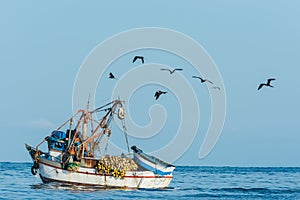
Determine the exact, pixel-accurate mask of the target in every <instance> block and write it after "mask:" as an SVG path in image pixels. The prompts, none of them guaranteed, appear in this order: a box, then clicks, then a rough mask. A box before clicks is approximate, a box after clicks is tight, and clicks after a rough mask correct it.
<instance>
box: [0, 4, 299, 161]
mask: <svg viewBox="0 0 300 200" xmlns="http://www.w3.org/2000/svg"><path fill="white" fill-rule="evenodd" d="M299 19H300V2H299V1H296V0H290V1H283V0H281V1H279V0H275V1H274V0H264V1H260V0H245V1H239V0H226V1H217V0H213V1H202V0H201V1H181V3H180V2H179V1H178V3H177V2H176V3H175V1H171V0H166V1H158V0H155V1H143V2H142V1H107V2H104V1H96V0H94V1H92V0H91V1H73V0H72V1H71V0H69V1H51V2H50V1H49V2H46V1H32V0H28V1H21V0H19V1H15V0H11V1H2V2H1V6H0V27H1V29H0V54H1V56H0V66H1V74H0V89H1V101H0V102H1V103H0V110H1V116H0V120H1V123H0V128H1V133H0V135H1V141H2V143H1V145H0V152H1V154H0V161H30V158H29V156H28V155H27V152H26V150H25V148H24V143H29V144H31V145H36V144H38V143H39V142H40V141H41V140H42V139H43V138H44V137H45V136H46V135H47V134H49V133H50V132H51V131H52V130H53V129H55V128H56V127H57V126H58V125H60V124H61V123H62V122H63V121H64V120H66V119H67V118H68V117H69V116H71V115H72V112H73V111H72V95H73V86H74V83H75V79H76V75H77V73H78V71H79V69H80V66H81V64H82V63H83V61H84V59H85V58H86V57H87V56H88V54H89V53H90V52H91V51H92V50H93V49H94V48H95V47H96V46H97V45H98V44H99V43H101V42H103V41H104V40H106V39H107V38H109V37H111V36H112V35H115V34H118V33H120V32H123V31H127V30H130V29H134V28H143V27H162V28H168V29H172V30H176V31H178V32H181V33H184V34H186V35H188V36H189V37H191V38H193V39H194V40H195V41H196V42H198V43H199V44H200V45H202V46H203V48H204V49H205V50H206V51H207V53H208V54H209V55H210V56H211V58H212V59H213V61H214V63H215V64H216V66H217V67H218V69H219V72H220V74H221V76H222V79H223V81H224V86H225V89H226V97H227V101H226V102H227V112H226V120H225V125H224V129H223V131H222V134H221V137H220V138H219V141H218V142H217V144H216V146H215V147H214V149H213V150H212V151H211V153H210V154H209V155H208V156H207V157H205V158H204V159H199V156H198V154H199V148H200V146H201V144H202V141H203V137H204V133H205V130H206V129H207V127H208V124H209V119H210V114H209V113H210V99H209V95H208V92H207V88H205V87H203V85H201V84H200V83H199V82H197V81H196V80H194V79H191V76H192V75H195V73H196V71H195V70H194V69H193V68H192V67H191V66H189V64H188V63H185V62H184V61H182V60H180V59H178V57H176V56H174V55H171V54H167V53H166V52H158V51H151V50H145V51H143V52H138V53H142V54H143V55H145V56H148V57H152V58H153V57H156V59H157V60H155V62H157V63H162V64H165V65H168V64H170V65H171V66H172V67H173V66H174V67H176V66H178V67H182V68H184V71H183V72H182V74H183V76H184V77H185V78H186V79H187V80H189V81H190V84H191V85H192V86H193V88H194V91H195V93H196V95H197V97H198V99H199V105H200V109H201V123H200V125H199V126H200V127H199V130H198V134H197V136H196V137H195V139H194V140H193V143H192V145H191V146H190V147H189V148H188V150H187V151H186V152H185V153H184V154H183V156H182V157H181V158H180V159H179V160H177V161H176V162H175V164H180V165H221V166H223V165H229V166H300V159H299V152H300V145H299V144H300V132H299V128H298V125H299V123H300V118H299V113H300V106H299V102H300V92H299V88H298V85H300V79H299V78H298V77H299V74H300V61H299V55H300V53H299V52H300V39H299V36H300V24H299ZM133 55H134V53H131V54H128V55H124V57H121V58H120V59H119V60H116V61H115V63H113V65H112V66H111V68H110V69H108V71H107V72H109V70H113V71H114V73H115V74H116V75H118V76H119V77H120V76H121V75H122V74H124V73H126V71H130V69H131V68H130V66H129V65H127V64H128V63H127V64H126V65H127V66H128V67H127V68H122V69H120V70H117V68H116V66H114V65H118V64H119V65H122V61H125V60H126V59H127V58H128V59H129V58H130V59H131V58H132V56H133ZM159 55H161V57H159ZM163 55H164V56H163ZM126 56H127V57H126ZM150 61H152V60H151V59H150V60H148V62H150ZM146 62H147V60H146ZM123 63H124V62H123ZM124 65H125V64H124ZM196 75H199V74H196ZM272 77H274V78H276V81H274V82H273V85H274V86H275V87H274V88H263V89H262V90H261V91H257V87H258V85H259V83H260V82H264V81H265V80H266V79H267V78H272ZM113 84H114V82H112V80H107V79H106V77H105V78H102V79H101V80H100V82H99V85H98V88H97V95H96V96H95V97H96V99H95V104H96V105H101V104H103V103H106V102H107V98H110V95H106V94H105V92H102V93H101V89H102V88H103V89H102V90H105V89H104V88H106V90H107V88H112V87H113V86H112V85H113ZM158 88H159V89H166V90H167V89H168V88H163V87H162V86H157V85H155V84H154V85H146V86H145V87H143V88H141V89H139V90H137V91H136V93H134V95H133V97H132V98H133V103H132V104H130V109H132V110H130V113H131V114H132V117H133V118H134V119H135V120H136V123H138V124H141V125H146V124H148V121H149V116H148V111H149V110H148V109H149V108H150V107H151V105H153V104H156V103H158V104H161V105H162V106H163V107H165V109H166V110H167V113H168V112H171V113H170V114H168V115H167V121H166V124H165V126H164V127H163V129H162V132H163V133H164V134H163V135H158V136H157V138H156V139H155V138H151V140H152V139H153V142H152V141H151V140H150V142H149V141H147V140H144V144H143V140H136V139H134V138H132V140H131V141H133V142H134V143H135V144H138V146H139V147H141V148H143V149H144V150H145V151H146V152H147V151H150V152H151V151H154V150H155V148H159V147H161V146H163V145H164V144H167V143H168V141H170V140H171V139H172V134H174V131H176V127H178V124H179V123H180V116H179V115H177V114H178V112H177V111H176V109H177V108H176V103H178V102H177V100H176V94H172V93H171V92H169V94H168V95H165V96H162V97H163V98H161V99H160V101H158V102H157V101H155V100H154V99H152V98H153V94H154V91H155V90H156V89H158ZM106 90H105V91H106ZM223 92H225V90H224V91H223ZM103 93H104V94H105V95H103ZM141 102H142V103H141ZM172 112H173V113H172Z"/></svg>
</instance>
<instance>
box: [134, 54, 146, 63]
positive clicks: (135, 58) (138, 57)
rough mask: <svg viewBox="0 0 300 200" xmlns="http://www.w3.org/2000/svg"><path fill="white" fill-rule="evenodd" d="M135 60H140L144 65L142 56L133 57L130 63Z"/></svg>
mask: <svg viewBox="0 0 300 200" xmlns="http://www.w3.org/2000/svg"><path fill="white" fill-rule="evenodd" d="M137 59H140V60H141V61H142V63H143V64H144V56H134V58H133V60H132V63H134V62H135V61H136V60H137Z"/></svg>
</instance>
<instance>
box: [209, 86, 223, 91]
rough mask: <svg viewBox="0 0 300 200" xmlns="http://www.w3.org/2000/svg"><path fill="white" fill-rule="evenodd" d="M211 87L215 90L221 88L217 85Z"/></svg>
mask: <svg viewBox="0 0 300 200" xmlns="http://www.w3.org/2000/svg"><path fill="white" fill-rule="evenodd" d="M211 89H215V90H220V91H221V88H220V87H218V86H214V87H211Z"/></svg>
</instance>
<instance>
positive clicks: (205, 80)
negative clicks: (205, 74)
mask: <svg viewBox="0 0 300 200" xmlns="http://www.w3.org/2000/svg"><path fill="white" fill-rule="evenodd" d="M192 77H193V78H198V79H200V81H201V83H204V82H208V83H211V84H213V82H211V81H210V80H207V79H203V78H201V77H199V76H192Z"/></svg>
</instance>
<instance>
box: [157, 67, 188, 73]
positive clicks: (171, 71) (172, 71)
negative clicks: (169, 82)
mask: <svg viewBox="0 0 300 200" xmlns="http://www.w3.org/2000/svg"><path fill="white" fill-rule="evenodd" d="M160 70H165V71H169V72H170V74H173V73H174V72H175V71H182V70H183V69H178V68H177V69H173V70H171V69H160Z"/></svg>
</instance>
